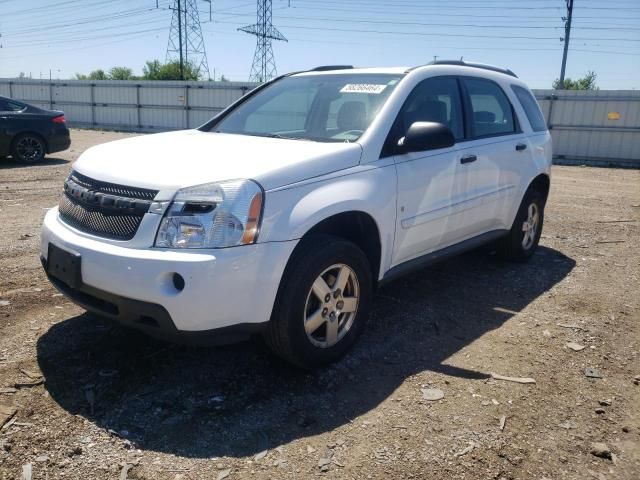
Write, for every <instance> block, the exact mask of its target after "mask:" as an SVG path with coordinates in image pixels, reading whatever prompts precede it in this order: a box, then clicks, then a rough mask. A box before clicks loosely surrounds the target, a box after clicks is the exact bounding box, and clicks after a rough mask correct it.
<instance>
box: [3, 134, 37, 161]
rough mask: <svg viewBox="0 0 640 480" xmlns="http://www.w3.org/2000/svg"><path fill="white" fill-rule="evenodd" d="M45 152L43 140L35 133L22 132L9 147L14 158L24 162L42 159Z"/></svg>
mask: <svg viewBox="0 0 640 480" xmlns="http://www.w3.org/2000/svg"><path fill="white" fill-rule="evenodd" d="M44 154H45V145H44V141H43V140H42V139H41V138H40V137H38V136H37V135H34V134H31V133H24V134H22V135H19V136H18V137H17V138H16V139H15V140H14V141H13V146H12V148H11V155H12V156H13V158H14V159H16V160H18V161H20V162H24V163H36V162H40V161H42V159H43V158H44Z"/></svg>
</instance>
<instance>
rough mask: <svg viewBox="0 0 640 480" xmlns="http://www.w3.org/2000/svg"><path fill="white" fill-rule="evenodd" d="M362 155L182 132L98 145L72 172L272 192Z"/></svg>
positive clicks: (356, 149) (353, 149)
mask: <svg viewBox="0 0 640 480" xmlns="http://www.w3.org/2000/svg"><path fill="white" fill-rule="evenodd" d="M361 153H362V148H361V147H360V145H359V144H358V143H322V142H312V141H306V140H289V139H280V138H268V137H257V136H247V135H233V134H226V133H213V132H201V131H199V130H183V131H179V132H169V133H159V134H154V135H143V136H139V137H132V138H127V139H124V140H117V141H115V142H109V143H105V144H102V145H97V146H95V147H92V148H90V149H88V150H86V151H85V152H84V153H83V154H82V155H81V156H80V158H79V159H78V160H77V161H76V162H75V164H74V169H75V170H76V171H78V172H79V173H81V174H83V175H86V176H88V177H91V178H95V179H96V180H101V181H104V182H111V183H117V184H121V185H129V186H136V187H142V188H151V189H155V190H168V189H170V190H175V189H178V188H182V187H186V186H191V185H199V184H202V183H208V182H216V181H222V180H232V179H238V178H248V179H254V180H256V181H258V182H259V183H260V184H261V185H262V186H263V188H264V189H265V190H270V189H273V188H277V187H281V186H283V185H288V184H291V183H295V182H298V181H301V180H305V179H307V178H311V177H316V176H318V175H323V174H326V173H330V172H334V171H337V170H342V169H345V168H349V167H353V166H355V165H357V164H358V163H359V162H360V156H361Z"/></svg>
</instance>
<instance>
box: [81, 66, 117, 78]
mask: <svg viewBox="0 0 640 480" xmlns="http://www.w3.org/2000/svg"><path fill="white" fill-rule="evenodd" d="M76 79H77V80H108V79H109V78H108V76H107V74H106V73H105V71H104V70H102V69H101V68H99V69H97V70H94V71H92V72H90V73H89V75H85V74H83V73H76Z"/></svg>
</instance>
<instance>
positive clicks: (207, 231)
mask: <svg viewBox="0 0 640 480" xmlns="http://www.w3.org/2000/svg"><path fill="white" fill-rule="evenodd" d="M263 196H264V195H263V193H262V188H261V187H260V185H258V184H257V183H255V182H253V181H251V180H232V181H228V182H219V183H207V184H204V185H196V186H195V187H188V188H183V189H182V190H180V191H178V193H177V194H176V196H175V198H174V199H173V202H171V205H170V206H169V208H168V209H167V212H166V213H165V216H164V218H163V219H162V222H161V223H160V228H159V229H158V234H157V235H156V242H155V246H156V247H166V248H221V247H233V246H236V245H246V244H249V243H254V242H255V241H256V240H257V238H258V230H259V227H260V217H261V215H262V202H263Z"/></svg>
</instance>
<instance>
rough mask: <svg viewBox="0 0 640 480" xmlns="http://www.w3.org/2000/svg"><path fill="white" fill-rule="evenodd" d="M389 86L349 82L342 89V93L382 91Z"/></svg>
mask: <svg viewBox="0 0 640 480" xmlns="http://www.w3.org/2000/svg"><path fill="white" fill-rule="evenodd" d="M385 88H387V86H386V85H376V84H375V83H348V84H346V85H345V86H344V87H342V89H341V90H340V93H375V94H378V93H382V91H383V90H384V89H385Z"/></svg>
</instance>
